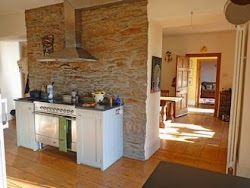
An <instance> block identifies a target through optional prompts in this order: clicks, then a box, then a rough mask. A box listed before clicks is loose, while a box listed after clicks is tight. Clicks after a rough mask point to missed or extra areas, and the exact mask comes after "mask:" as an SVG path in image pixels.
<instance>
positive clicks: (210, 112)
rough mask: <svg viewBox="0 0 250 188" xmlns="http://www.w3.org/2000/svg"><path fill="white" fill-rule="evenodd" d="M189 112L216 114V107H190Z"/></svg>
mask: <svg viewBox="0 0 250 188" xmlns="http://www.w3.org/2000/svg"><path fill="white" fill-rule="evenodd" d="M188 112H196V113H206V114H214V109H205V108H193V107H188Z"/></svg>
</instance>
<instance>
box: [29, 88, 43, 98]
mask: <svg viewBox="0 0 250 188" xmlns="http://www.w3.org/2000/svg"><path fill="white" fill-rule="evenodd" d="M30 97H31V98H32V99H40V98H41V91H40V90H32V91H30Z"/></svg>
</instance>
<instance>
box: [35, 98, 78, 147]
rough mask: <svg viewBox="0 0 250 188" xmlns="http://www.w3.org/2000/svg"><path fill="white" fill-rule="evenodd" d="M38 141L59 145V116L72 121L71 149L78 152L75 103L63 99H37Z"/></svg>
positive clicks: (36, 123)
mask: <svg viewBox="0 0 250 188" xmlns="http://www.w3.org/2000/svg"><path fill="white" fill-rule="evenodd" d="M34 104H35V112H34V113H35V133H36V141H37V142H38V143H40V148H42V147H43V145H50V146H54V147H59V117H60V116H61V117H65V118H66V119H67V120H68V121H71V123H70V124H71V127H70V128H69V130H70V132H69V133H68V136H69V137H71V138H70V141H69V142H70V144H69V148H68V149H69V150H72V151H75V152H76V110H75V105H73V104H65V103H63V102H62V101H50V102H49V101H44V102H41V101H35V102H34Z"/></svg>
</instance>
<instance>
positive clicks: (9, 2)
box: [0, 0, 122, 15]
mask: <svg viewBox="0 0 250 188" xmlns="http://www.w3.org/2000/svg"><path fill="white" fill-rule="evenodd" d="M0 1H1V6H0V15H8V14H17V13H23V12H24V11H25V10H28V9H32V8H37V7H42V6H46V5H52V4H57V3H62V2H63V0H0ZM119 1H122V0H69V2H71V4H72V5H73V6H74V7H75V8H86V7H91V6H97V5H102V4H108V3H114V2H119Z"/></svg>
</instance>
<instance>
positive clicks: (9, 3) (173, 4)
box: [0, 0, 234, 35]
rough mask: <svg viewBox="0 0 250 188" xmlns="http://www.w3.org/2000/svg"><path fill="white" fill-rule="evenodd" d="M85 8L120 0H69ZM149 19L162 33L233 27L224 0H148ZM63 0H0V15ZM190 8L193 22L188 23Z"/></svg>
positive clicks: (209, 30) (193, 31) (189, 20)
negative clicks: (157, 24)
mask: <svg viewBox="0 0 250 188" xmlns="http://www.w3.org/2000/svg"><path fill="white" fill-rule="evenodd" d="M69 1H70V2H71V3H72V5H73V6H74V7H77V8H85V7H90V6H96V5H100V4H106V3H111V2H117V1H121V0H69ZM148 1H149V6H148V7H149V9H148V14H149V20H152V21H155V22H158V23H159V24H161V25H162V27H163V30H164V34H165V35H173V34H187V33H200V32H213V31H226V30H233V29H234V26H233V25H231V24H229V23H228V22H227V21H226V19H225V16H224V5H225V3H226V2H227V0H148ZM61 2H63V0H1V6H0V16H1V15H8V14H17V13H24V11H25V10H27V9H32V8H37V7H41V6H46V5H51V4H56V3H61ZM191 11H192V12H193V23H192V25H193V26H192V28H191V27H190V24H191Z"/></svg>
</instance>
